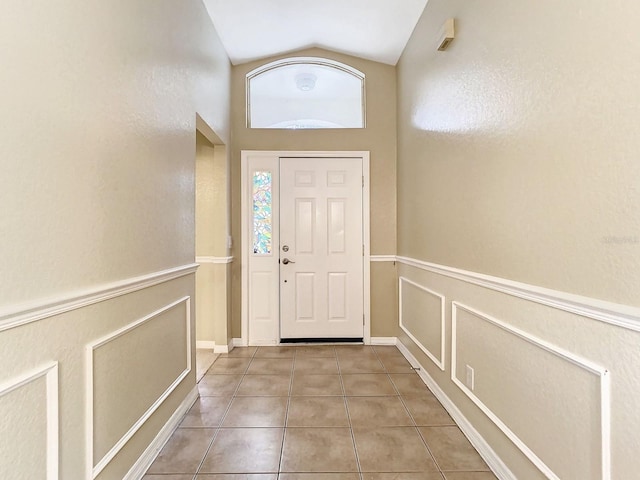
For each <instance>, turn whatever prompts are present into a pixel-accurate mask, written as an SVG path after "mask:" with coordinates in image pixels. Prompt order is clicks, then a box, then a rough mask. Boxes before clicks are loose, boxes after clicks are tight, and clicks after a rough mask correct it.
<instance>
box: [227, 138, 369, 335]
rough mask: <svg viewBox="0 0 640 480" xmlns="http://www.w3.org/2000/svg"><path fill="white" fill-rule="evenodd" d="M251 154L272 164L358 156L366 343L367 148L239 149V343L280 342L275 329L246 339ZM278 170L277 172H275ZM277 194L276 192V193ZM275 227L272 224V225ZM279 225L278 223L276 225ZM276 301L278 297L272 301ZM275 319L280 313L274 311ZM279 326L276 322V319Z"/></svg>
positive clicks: (367, 291)
mask: <svg viewBox="0 0 640 480" xmlns="http://www.w3.org/2000/svg"><path fill="white" fill-rule="evenodd" d="M252 156H259V157H262V158H264V157H271V158H273V160H274V162H275V163H274V165H278V169H279V164H280V158H283V157H286V158H288V157H295V158H361V159H362V175H363V187H362V228H363V231H362V233H363V238H362V242H363V246H364V255H363V312H364V328H363V335H364V336H363V341H364V343H365V344H366V345H369V344H370V343H371V240H370V237H371V229H370V224H371V212H370V204H371V202H370V173H369V156H370V154H369V152H368V151H288V150H242V151H241V196H242V198H241V226H242V228H241V231H242V233H241V247H240V248H241V250H242V254H241V285H242V300H241V322H242V325H241V335H242V336H241V338H240V344H241V345H243V346H247V345H249V344H255V345H259V344H260V345H265V344H266V345H277V344H279V343H280V335H279V332H278V334H277V335H275V337H274V339H273V341H263V342H255V341H251V342H250V340H249V329H250V327H251V325H249V300H250V290H249V262H250V258H251V256H250V255H249V249H248V245H249V244H250V235H251V231H250V228H249V222H250V219H251V216H250V212H251V208H250V205H251V202H250V201H249V194H250V191H249V158H250V157H252ZM279 173H280V172H279V170H278V175H279ZM278 195H279V192H278ZM274 228H275V225H274ZM278 228H279V225H278ZM276 301H277V302H278V303H279V301H280V299H279V298H278V299H277V300H276ZM278 318H280V314H279V312H278ZM278 326H279V322H278Z"/></svg>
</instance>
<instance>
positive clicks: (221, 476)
mask: <svg viewBox="0 0 640 480" xmlns="http://www.w3.org/2000/svg"><path fill="white" fill-rule="evenodd" d="M158 480H162V479H161V478H160V479H158ZM189 480H191V478H189ZM196 480H278V475H277V474H275V473H207V474H204V475H198V476H196Z"/></svg>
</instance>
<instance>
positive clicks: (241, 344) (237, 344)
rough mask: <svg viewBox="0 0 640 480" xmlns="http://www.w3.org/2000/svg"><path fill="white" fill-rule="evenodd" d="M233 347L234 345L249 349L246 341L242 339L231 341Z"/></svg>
mask: <svg viewBox="0 0 640 480" xmlns="http://www.w3.org/2000/svg"><path fill="white" fill-rule="evenodd" d="M231 345H233V347H234V348H235V347H247V346H248V344H247V343H246V342H245V341H244V339H242V338H232V339H231Z"/></svg>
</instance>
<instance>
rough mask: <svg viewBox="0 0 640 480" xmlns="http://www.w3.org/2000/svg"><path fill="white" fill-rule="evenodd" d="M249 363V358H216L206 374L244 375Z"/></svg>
mask: <svg viewBox="0 0 640 480" xmlns="http://www.w3.org/2000/svg"><path fill="white" fill-rule="evenodd" d="M250 361H251V359H250V358H242V357H218V358H217V359H216V361H215V362H213V365H212V366H211V368H210V369H209V371H208V372H207V374H225V373H244V372H245V370H246V369H247V367H248V366H249V362H250Z"/></svg>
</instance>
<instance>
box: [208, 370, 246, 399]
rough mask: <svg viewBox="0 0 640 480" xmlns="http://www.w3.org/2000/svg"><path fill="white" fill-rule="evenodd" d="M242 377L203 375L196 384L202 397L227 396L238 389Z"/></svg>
mask: <svg viewBox="0 0 640 480" xmlns="http://www.w3.org/2000/svg"><path fill="white" fill-rule="evenodd" d="M241 379H242V375H205V376H204V377H202V380H200V383H198V391H199V392H200V395H202V396H223V397H224V396H229V395H233V394H234V392H235V391H236V388H238V384H239V383H240V380H241Z"/></svg>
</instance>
